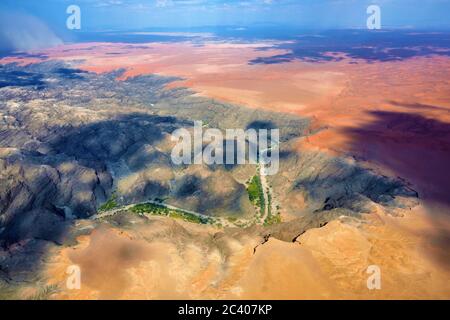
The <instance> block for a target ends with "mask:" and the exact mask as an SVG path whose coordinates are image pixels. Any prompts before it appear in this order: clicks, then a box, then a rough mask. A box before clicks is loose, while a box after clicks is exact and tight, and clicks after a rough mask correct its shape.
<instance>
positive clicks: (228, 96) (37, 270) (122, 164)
mask: <svg viewBox="0 0 450 320" xmlns="http://www.w3.org/2000/svg"><path fill="white" fill-rule="evenodd" d="M367 32H368V31H365V30H344V31H342V30H341V31H333V32H331V31H329V32H322V33H305V34H301V35H296V37H294V38H291V39H276V38H266V39H249V38H241V39H237V38H223V37H218V36H214V35H211V34H197V33H192V34H191V33H169V32H163V33H152V34H151V35H152V36H156V37H158V36H162V37H171V36H173V37H177V40H170V41H165V40H162V39H161V41H146V40H145V37H144V38H143V40H142V41H139V43H137V42H131V41H130V42H125V41H122V38H120V40H117V41H113V38H112V40H111V41H104V40H103V39H102V41H84V42H76V43H64V44H59V45H56V46H53V47H50V48H40V49H36V50H27V51H22V52H17V53H15V54H8V55H3V56H2V57H1V58H0V97H1V98H0V299H450V253H449V250H448V247H449V245H450V220H449V215H450V171H449V170H448V164H449V163H450V90H449V88H450V77H449V75H450V44H449V39H450V34H449V33H446V32H442V33H441V32H438V33H436V32H433V33H431V32H430V33H416V32H413V31H408V30H406V31H405V30H400V31H399V30H396V31H395V30H394V31H379V32H377V33H375V34H374V35H372V34H371V35H369V34H368V33H367ZM142 35H146V34H145V33H142ZM178 37H181V38H182V39H178ZM118 39H119V38H118ZM336 39H338V40H339V41H336ZM194 121H203V124H204V127H205V128H217V129H218V130H220V131H222V132H225V130H227V129H228V128H242V129H253V128H255V129H261V128H264V129H273V128H277V129H279V130H280V143H279V146H278V148H279V153H280V160H279V162H280V164H279V165H280V167H279V171H278V173H277V174H275V175H269V176H265V175H264V174H263V170H262V168H261V164H260V163H258V164H245V165H237V164H214V165H207V164H192V165H186V164H182V165H176V164H174V163H173V161H172V160H171V151H172V149H173V147H174V144H175V143H174V141H173V140H172V139H171V134H172V133H173V132H174V131H175V130H177V129H186V130H188V131H190V130H192V127H193V124H194ZM71 266H77V267H79V269H80V270H81V287H79V288H76V289H75V290H74V289H73V288H70V287H69V286H68V285H67V279H68V270H69V269H70V267H71ZM371 266H377V268H379V270H380V272H381V287H380V288H377V289H375V290H373V289H371V288H369V286H368V278H369V277H370V272H369V271H368V270H370V267H371Z"/></svg>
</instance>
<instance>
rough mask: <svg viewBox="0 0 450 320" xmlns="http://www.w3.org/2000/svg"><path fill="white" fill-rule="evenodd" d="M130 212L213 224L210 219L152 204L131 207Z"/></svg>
mask: <svg viewBox="0 0 450 320" xmlns="http://www.w3.org/2000/svg"><path fill="white" fill-rule="evenodd" d="M130 211H131V212H133V213H138V214H151V215H155V216H166V217H170V218H174V219H182V220H184V221H187V222H192V223H198V224H208V223H213V219H211V218H207V217H201V216H197V215H195V214H192V213H189V212H186V211H183V210H175V209H170V208H167V207H165V206H162V205H158V204H154V203H143V204H137V205H135V206H134V207H132V208H131V209H130Z"/></svg>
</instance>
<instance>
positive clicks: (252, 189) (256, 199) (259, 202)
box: [247, 175, 265, 214]
mask: <svg viewBox="0 0 450 320" xmlns="http://www.w3.org/2000/svg"><path fill="white" fill-rule="evenodd" d="M247 192H248V198H249V200H250V202H251V203H253V204H254V205H255V206H257V207H259V208H260V211H261V214H264V208H265V203H264V191H263V187H262V184H261V178H260V177H259V175H255V176H254V177H253V178H252V179H251V180H250V183H249V185H248V187H247Z"/></svg>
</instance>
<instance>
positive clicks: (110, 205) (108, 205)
mask: <svg viewBox="0 0 450 320" xmlns="http://www.w3.org/2000/svg"><path fill="white" fill-rule="evenodd" d="M118 206H119V204H118V203H117V195H116V194H115V193H113V194H112V195H111V198H110V199H109V200H108V201H106V202H105V203H104V204H102V205H101V206H100V208H98V211H99V212H104V211H109V210H113V209H115V208H117V207H118Z"/></svg>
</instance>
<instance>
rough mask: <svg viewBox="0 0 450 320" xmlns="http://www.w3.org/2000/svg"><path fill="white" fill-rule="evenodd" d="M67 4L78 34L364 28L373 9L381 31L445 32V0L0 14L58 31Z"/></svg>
mask: <svg viewBox="0 0 450 320" xmlns="http://www.w3.org/2000/svg"><path fill="white" fill-rule="evenodd" d="M70 4H76V5H78V6H80V8H81V12H82V30H84V31H94V30H106V29H108V30H109V29H114V30H129V29H140V28H157V27H173V28H180V29H181V28H191V27H200V26H214V25H216V26H217V25H238V26H242V27H247V26H253V25H281V26H291V27H298V28H305V29H306V28H307V29H322V28H325V29H333V28H352V27H364V26H365V23H366V18H367V15H366V12H365V11H366V8H367V6H368V5H369V4H378V5H380V7H381V10H382V11H381V12H382V25H383V26H384V27H396V28H403V27H413V28H417V29H450V19H449V16H450V0H297V1H295V0H231V1H230V0H229V1H224V0H1V2H0V9H1V11H2V12H3V13H8V12H22V13H26V14H29V15H33V16H36V17H38V18H39V19H41V20H42V21H44V22H45V23H46V24H47V25H48V26H49V27H50V28H52V29H53V30H55V31H56V32H58V31H61V32H64V28H65V21H66V18H67V14H66V12H65V9H66V8H67V6H68V5H70Z"/></svg>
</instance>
